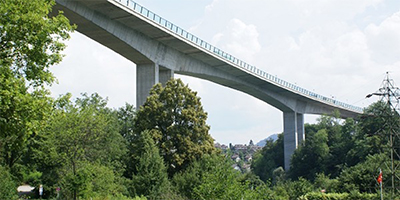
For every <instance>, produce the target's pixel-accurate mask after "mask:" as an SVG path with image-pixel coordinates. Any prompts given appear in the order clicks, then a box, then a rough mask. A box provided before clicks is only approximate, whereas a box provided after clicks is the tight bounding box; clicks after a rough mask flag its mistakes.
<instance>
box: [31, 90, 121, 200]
mask: <svg viewBox="0 0 400 200" xmlns="http://www.w3.org/2000/svg"><path fill="white" fill-rule="evenodd" d="M70 97H71V96H70V94H68V95H66V96H63V97H61V98H59V99H58V100H57V101H56V109H55V110H54V112H53V115H52V117H51V119H50V120H49V121H48V123H47V126H46V128H45V130H44V131H43V132H42V134H41V135H40V137H39V138H38V139H37V142H36V144H35V145H32V152H34V153H33V154H32V156H33V158H34V159H35V160H36V162H37V168H38V169H40V170H46V172H44V173H43V176H44V177H43V179H44V180H46V183H47V184H49V185H53V186H55V185H56V184H61V185H62V186H65V190H63V191H64V194H65V195H68V194H70V195H71V196H70V198H73V199H76V198H78V197H79V196H81V197H84V196H85V195H86V194H90V193H91V192H94V193H99V192H100V190H102V189H104V188H102V187H99V186H96V184H92V182H93V181H92V180H96V182H99V181H100V179H101V178H104V179H108V180H115V184H117V182H120V181H121V180H120V179H118V178H113V177H120V176H121V175H122V173H123V169H124V166H123V163H122V162H121V160H122V158H123V157H124V155H125V154H126V151H127V149H126V145H125V141H124V140H123V137H122V136H121V135H120V133H119V126H118V121H117V115H116V114H115V113H114V112H112V111H111V110H110V109H108V108H106V104H107V100H106V99H103V98H101V97H100V96H99V95H98V94H92V95H90V96H88V95H87V94H83V97H82V98H78V99H77V100H76V101H75V103H72V102H71V101H70ZM101 170H103V172H104V173H105V174H102V173H99V172H98V171H101ZM109 170H111V171H112V173H111V172H107V171H109ZM94 172H96V173H94ZM93 174H96V175H93ZM100 175H101V176H100ZM108 175H109V176H108ZM55 177H58V178H59V180H57V179H54V178H55ZM105 182H107V181H105ZM110 187H111V186H110ZM112 188H114V187H112ZM112 188H111V189H110V190H114V189H112ZM116 188H120V187H116ZM67 189H68V190H70V192H69V191H66V190H67ZM120 189H121V188H120ZM121 190H123V189H121ZM100 193H101V192H100Z"/></svg>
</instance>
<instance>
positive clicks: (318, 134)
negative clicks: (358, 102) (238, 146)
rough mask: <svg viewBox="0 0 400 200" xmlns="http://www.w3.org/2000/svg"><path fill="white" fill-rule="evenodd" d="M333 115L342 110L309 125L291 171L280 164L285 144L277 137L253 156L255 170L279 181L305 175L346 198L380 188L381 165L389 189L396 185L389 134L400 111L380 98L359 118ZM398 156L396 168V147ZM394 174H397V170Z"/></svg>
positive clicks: (258, 173)
mask: <svg viewBox="0 0 400 200" xmlns="http://www.w3.org/2000/svg"><path fill="white" fill-rule="evenodd" d="M335 116H338V113H334V114H333V115H332V116H322V117H321V118H319V120H318V123H317V124H306V125H305V130H306V140H305V141H304V143H303V144H302V145H301V146H300V147H299V148H298V149H297V150H296V151H295V153H294V154H293V156H292V160H291V161H292V162H291V167H290V171H288V173H284V172H282V170H281V168H280V167H283V164H281V165H279V164H277V163H282V152H281V151H279V149H282V148H283V143H282V141H281V140H280V139H279V138H278V140H277V141H272V140H271V141H268V142H267V144H266V146H265V147H264V148H263V149H262V151H260V152H259V153H258V155H256V156H255V159H254V160H253V163H252V169H253V172H254V173H255V174H256V175H259V176H260V178H261V179H262V180H264V181H272V183H273V184H277V185H279V184H280V183H279V182H280V181H276V180H285V179H286V180H299V179H302V178H305V179H307V180H309V181H312V182H314V183H315V185H316V186H318V187H317V188H315V189H319V190H324V191H325V192H339V193H340V192H342V193H346V195H343V198H348V197H347V196H348V195H350V196H351V195H352V194H356V193H370V194H376V193H377V192H379V184H378V182H377V176H378V174H379V170H380V169H382V170H383V171H384V173H383V180H384V183H383V184H384V186H385V187H386V188H387V189H386V190H387V191H389V190H390V188H391V185H392V183H391V167H390V166H391V163H390V148H389V147H390V145H389V141H390V140H389V139H390V138H389V136H390V134H391V133H394V131H397V132H398V131H399V130H400V129H399V128H398V127H399V126H398V123H399V122H400V118H399V115H398V114H397V113H396V112H394V111H393V110H391V109H390V107H389V106H388V105H387V104H386V103H385V102H382V101H379V102H376V103H374V104H372V105H371V106H369V107H368V108H366V110H365V112H364V114H363V115H362V116H361V117H360V118H358V119H356V120H354V119H346V120H340V119H338V118H337V117H335ZM280 137H282V136H280ZM395 139H396V140H398V138H395ZM394 158H395V161H394V166H398V163H399V161H398V159H397V158H398V157H396V149H395V157H394ZM277 172H280V173H277ZM394 173H396V174H397V173H399V171H398V169H396V171H395V172H394ZM396 182H397V181H396ZM394 195H397V194H394ZM319 196H320V195H319ZM339 196H340V195H339ZM339 196H338V197H337V198H338V199H340V198H339ZM367 196H368V195H367ZM310 198H311V197H310ZM321 198H322V197H321ZM324 198H325V196H324ZM327 198H328V196H327ZM332 198H336V197H332ZM365 198H366V199H368V198H367V197H365ZM371 198H373V195H372V196H371Z"/></svg>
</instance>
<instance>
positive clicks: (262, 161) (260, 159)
mask: <svg viewBox="0 0 400 200" xmlns="http://www.w3.org/2000/svg"><path fill="white" fill-rule="evenodd" d="M283 162H284V160H283V134H279V135H278V140H276V141H273V140H267V141H266V144H265V146H264V147H263V149H262V150H261V151H259V152H257V153H255V154H254V158H253V161H252V163H251V169H252V171H253V172H254V173H255V174H256V175H257V176H259V177H260V179H261V180H263V181H265V182H266V181H268V180H271V179H272V177H273V171H274V170H275V169H276V168H278V167H281V166H283Z"/></svg>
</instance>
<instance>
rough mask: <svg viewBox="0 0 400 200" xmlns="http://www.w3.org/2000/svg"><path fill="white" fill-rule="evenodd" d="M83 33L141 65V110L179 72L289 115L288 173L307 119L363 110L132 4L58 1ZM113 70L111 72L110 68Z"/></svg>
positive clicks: (110, 0)
mask: <svg viewBox="0 0 400 200" xmlns="http://www.w3.org/2000/svg"><path fill="white" fill-rule="evenodd" d="M56 3H57V4H56V6H55V7H54V8H53V12H58V10H62V11H64V14H65V16H67V17H68V18H69V20H70V21H71V23H74V24H77V25H78V28H77V31H79V32H80V33H82V34H84V35H86V36H88V37H89V38H91V39H93V40H95V41H97V42H99V43H101V44H102V45H104V46H106V47H108V48H110V49H112V50H114V51H115V52H117V53H118V54H120V55H122V56H124V57H125V58H127V59H128V60H131V61H132V62H134V63H135V64H136V66H137V75H136V83H137V97H136V104H137V108H139V107H140V106H141V105H142V104H143V103H144V102H145V100H146V98H147V96H148V94H149V91H150V89H151V87H152V86H153V85H154V84H156V83H159V82H161V83H165V82H166V81H168V80H169V79H170V78H172V77H173V76H174V73H177V74H182V75H188V76H193V77H197V78H201V79H205V80H208V81H212V82H214V83H217V84H220V85H224V86H226V87H229V88H232V89H235V90H239V91H242V92H244V93H246V94H249V95H252V96H254V97H256V98H258V99H260V100H262V101H264V102H266V103H268V104H270V105H272V106H274V107H275V108H277V109H279V110H281V111H282V112H283V122H284V130H283V132H284V154H285V158H284V159H285V169H286V170H288V169H289V168H290V157H291V155H292V154H293V152H294V150H295V149H296V148H297V146H298V145H299V144H300V142H301V141H302V140H304V139H305V133H304V114H329V113H332V111H334V110H339V111H340V114H341V117H343V118H347V117H355V116H357V115H358V114H360V113H361V112H362V109H361V108H359V107H355V106H352V105H349V104H346V103H342V102H339V101H337V100H334V99H331V98H328V97H324V96H321V95H319V94H316V93H314V92H311V91H309V90H306V89H304V88H301V87H298V86H296V85H294V84H291V83H289V82H286V81H284V80H281V79H279V78H277V77H276V76H272V75H270V74H268V73H267V72H264V71H262V70H260V69H258V68H256V67H255V66H252V65H249V64H247V63H245V62H243V61H242V60H240V59H238V58H235V57H233V56H232V55H230V54H228V53H226V52H224V51H222V50H221V49H218V48H217V47H214V46H212V45H210V44H209V43H207V42H205V41H204V40H201V39H200V38H198V37H196V36H194V35H192V34H190V33H188V32H187V31H185V30H183V29H182V28H180V27H178V26H176V25H174V24H173V23H171V22H169V21H167V20H165V19H163V18H161V17H160V16H158V15H157V14H155V13H153V12H151V11H149V10H148V9H147V8H144V7H143V6H140V5H139V4H137V3H135V2H134V1H132V0H56ZM110 70H111V69H110Z"/></svg>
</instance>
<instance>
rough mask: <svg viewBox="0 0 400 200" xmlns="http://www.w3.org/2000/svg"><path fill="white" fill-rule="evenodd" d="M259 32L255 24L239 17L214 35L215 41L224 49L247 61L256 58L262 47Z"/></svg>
mask: <svg viewBox="0 0 400 200" xmlns="http://www.w3.org/2000/svg"><path fill="white" fill-rule="evenodd" d="M258 36H259V33H258V31H257V27H256V26H255V25H253V24H249V25H247V24H245V23H244V22H242V21H241V20H239V19H236V18H234V19H231V20H230V21H229V22H228V25H227V26H226V29H225V30H223V33H217V34H215V35H214V37H213V43H214V44H215V45H216V46H220V47H221V48H222V49H223V50H224V51H226V52H229V53H230V54H232V55H234V56H236V57H238V58H241V59H242V60H244V61H246V62H251V61H253V60H254V55H255V54H256V53H258V52H259V51H260V49H261V45H260V43H259V41H258Z"/></svg>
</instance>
